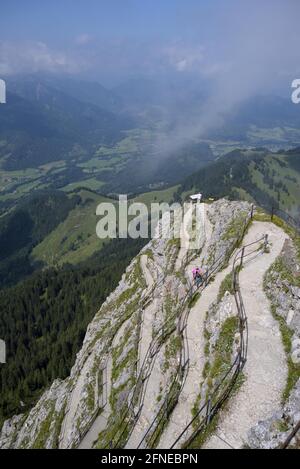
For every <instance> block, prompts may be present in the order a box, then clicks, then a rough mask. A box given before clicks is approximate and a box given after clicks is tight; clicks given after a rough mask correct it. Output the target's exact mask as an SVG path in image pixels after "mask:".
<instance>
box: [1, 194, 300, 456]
mask: <svg viewBox="0 0 300 469" xmlns="http://www.w3.org/2000/svg"><path fill="white" fill-rule="evenodd" d="M203 207H204V210H205V217H204V220H205V225H203V226H202V227H201V230H200V231H201V240H200V246H199V249H197V250H194V251H193V252H189V253H188V250H187V249H186V247H184V246H183V244H182V243H181V244H180V241H179V240H176V239H168V237H162V236H161V234H162V233H163V232H164V229H165V228H164V224H163V223H160V225H159V226H158V228H157V234H158V236H157V237H156V238H155V239H153V240H151V241H150V242H149V243H148V245H147V246H145V247H144V248H143V250H142V251H141V252H140V254H139V255H138V256H137V257H136V258H135V259H133V261H132V262H131V264H130V265H129V266H128V268H127V269H126V272H125V273H124V275H123V277H122V279H121V281H120V283H119V285H118V287H117V288H116V290H115V291H114V292H113V293H112V294H111V295H110V296H109V297H108V298H107V300H106V301H105V303H104V304H103V305H102V306H101V308H100V310H99V311H98V312H97V313H96V315H95V317H94V319H93V321H92V322H91V323H90V325H89V326H88V329H87V332H86V336H85V339H84V342H83V345H82V348H81V350H80V352H79V353H78V355H77V357H76V361H75V364H74V366H73V368H72V370H71V373H70V376H69V377H68V378H67V379H66V380H64V381H60V380H56V381H54V382H53V384H52V386H51V387H50V389H48V390H46V391H45V392H44V394H43V395H42V396H41V398H40V399H39V401H38V402H37V404H36V405H35V407H34V408H33V409H32V410H31V411H30V412H29V413H28V414H26V415H25V414H24V415H19V416H15V417H13V418H12V419H10V420H8V421H6V422H5V424H4V426H3V428H2V432H1V434H0V448H77V447H79V448H92V447H97V448H105V447H110V446H112V445H117V446H119V447H120V446H126V444H128V445H129V446H128V447H137V446H138V445H139V444H142V446H144V447H149V446H151V445H152V444H154V443H153V442H155V444H156V443H157V441H158V440H159V438H160V436H161V434H162V432H163V430H164V428H165V426H166V424H167V421H165V420H164V421H160V423H159V424H158V423H157V422H156V421H155V424H153V425H151V423H152V422H153V420H155V417H156V415H157V413H158V412H159V411H160V408H161V406H162V405H163V403H164V402H165V398H166V396H169V395H170V396H174V393H175V397H176V393H177V394H179V393H180V391H181V388H180V386H179V387H175V390H174V385H173V383H174V377H176V376H177V374H178V370H179V364H180V360H181V359H182V353H181V352H182V349H183V346H184V344H183V341H182V333H181V332H180V321H181V317H182V314H183V311H184V310H185V311H187V312H188V311H189V309H190V308H192V307H193V305H192V304H190V303H189V301H186V298H187V295H188V292H189V291H190V285H191V269H192V266H193V265H199V263H201V265H207V266H209V265H211V264H212V263H213V262H214V261H216V260H217V259H218V258H220V257H225V258H226V256H227V257H228V258H229V257H230V255H231V253H232V251H233V249H234V245H235V240H236V239H237V238H238V237H239V235H240V231H241V228H242V226H243V223H244V220H245V217H246V216H247V214H248V213H249V210H250V206H249V204H247V203H245V202H229V201H227V200H224V199H223V200H219V201H217V202H214V203H213V204H211V205H207V206H204V205H203ZM288 257H289V258H290V257H291V256H290V255H289V256H288ZM224 265H226V262H225V264H224V263H223V264H222V265H221V264H220V269H221V268H223V267H224ZM278 281H279V280H278V279H277V280H276V282H278ZM292 287H293V288H292ZM226 289H227V288H226V284H224V285H223V286H222V295H221V296H220V297H219V298H217V296H218V294H219V293H220V292H219V288H217V289H216V292H215V297H214V298H212V300H213V301H211V303H212V304H211V306H210V308H208V313H207V318H206V321H205V324H204V328H205V331H206V332H205V331H204V329H203V333H204V334H205V340H206V343H207V345H206V361H207V363H208V365H207V370H212V369H214V368H215V367H214V362H215V361H216V359H218V360H219V359H220V357H219V356H218V357H216V353H217V351H218V344H222V341H224V339H226V340H227V338H228V337H229V335H230V341H231V346H230V351H229V354H227V355H226V357H225V358H226V359H228V360H230V356H231V353H233V351H234V347H235V340H234V339H235V333H236V323H235V318H234V316H235V309H234V302H233V297H232V296H231V294H230V292H227V293H226ZM228 289H229V290H230V288H229V287H228ZM279 290H280V291H282V290H283V291H284V294H285V295H290V296H289V299H288V300H286V303H287V304H288V307H284V308H283V309H284V313H282V315H283V316H284V315H285V313H286V317H289V321H290V324H293V327H294V329H293V330H294V331H296V330H298V329H297V327H298V326H297V324H298V322H299V321H298V320H297V315H295V314H294V315H293V317H292V313H291V312H290V310H291V309H293V311H294V312H295V311H296V310H297V308H298V306H297V304H296V303H295V302H297V301H298V300H297V298H296V296H297V294H298V293H297V291H298V290H295V289H294V286H292V285H291V288H288V290H289V291H288V292H287V287H286V284H285V283H283V284H282V285H281V284H280V285H279V284H278V293H279ZM212 291H213V287H212ZM277 297H278V295H277ZM290 300H291V301H292V302H294V303H293V305H294V306H293V308H292V307H291V305H290ZM284 301H285V300H282V304H283V303H284ZM298 309H299V308H298ZM205 312H206V311H205ZM278 314H279V313H278ZM298 319H299V318H298ZM298 325H299V324H298ZM295 333H296V332H295ZM228 334H229V335H228ZM297 334H298V332H297ZM297 337H298V336H297ZM297 337H296V336H295V337H293V344H294V345H293V347H294V348H295V350H297V344H298V342H297ZM154 340H155V341H156V342H157V344H158V345H157V347H156V348H155V353H152V354H151V353H150V352H151V344H152V343H153V341H154ZM190 345H191V346H193V344H190ZM195 347H196V345H195ZM149 351H150V352H149ZM152 352H153V350H152ZM196 352H197V350H195V356H196V357H197V356H198V355H197V353H196ZM292 353H293V352H292ZM293 357H295V355H293ZM145 365H147V366H145ZM145 370H146V371H145ZM180 370H182V368H180ZM143 373H144V374H143ZM141 377H142V379H141ZM181 378H182V377H181ZM215 379H217V375H216V376H213V375H212V373H211V371H210V372H209V373H208V372H207V375H205V373H204V375H203V377H202V376H201V377H199V382H200V381H203V388H202V392H201V393H200V395H199V397H198V404H199V399H203V398H204V395H205V394H206V392H207V390H208V389H209V387H210V386H211V385H212V382H213V380H215ZM291 396H292V394H291ZM144 402H145V403H146V405H145V404H144V405H143V403H144ZM141 440H143V443H141Z"/></svg>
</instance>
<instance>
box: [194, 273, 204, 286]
mask: <svg viewBox="0 0 300 469" xmlns="http://www.w3.org/2000/svg"><path fill="white" fill-rule="evenodd" d="M202 281H203V278H202V275H201V271H200V269H199V268H197V270H196V275H195V282H196V285H197V288H199V287H200V285H201V283H202Z"/></svg>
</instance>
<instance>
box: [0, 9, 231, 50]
mask: <svg viewBox="0 0 300 469" xmlns="http://www.w3.org/2000/svg"><path fill="white" fill-rule="evenodd" d="M222 3H223V7H224V1H223V2H222V1H218V0H209V1H208V0H202V1H201V0H185V1H182V0H163V1H161V0H160V1H159V0H151V1H150V0H149V1H147V0H85V1H84V0H75V1H74V0H73V1H72V0H60V1H58V0H52V1H40V0H26V2H20V0H10V1H5V0H4V1H3V0H2V1H1V18H0V30H1V36H2V37H4V38H7V39H28V38H29V37H30V38H31V39H36V40H43V41H51V42H52V41H53V42H57V41H61V40H68V39H69V40H72V38H73V37H75V36H77V35H79V34H82V32H83V31H85V32H86V33H89V34H90V35H92V36H95V37H103V36H109V37H111V36H115V35H119V36H122V35H126V36H134V37H137V38H144V37H149V36H155V37H157V36H162V37H169V36H177V35H182V34H183V35H189V34H194V33H195V32H197V34H199V33H200V32H201V30H202V31H203V30H204V28H206V27H207V26H208V27H209V28H211V27H212V22H211V23H210V24H209V25H208V23H207V20H208V19H209V17H210V19H211V20H212V19H213V17H214V16H216V14H217V11H218V8H219V6H220V4H222ZM226 3H227V5H228V7H229V8H230V4H231V1H230V0H227V1H226ZM195 16H196V17H195ZM192 18H194V19H195V21H194V22H193V21H192Z"/></svg>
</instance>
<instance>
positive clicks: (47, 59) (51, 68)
mask: <svg viewBox="0 0 300 469" xmlns="http://www.w3.org/2000/svg"><path fill="white" fill-rule="evenodd" d="M82 67H83V63H82V61H81V62H80V61H79V60H78V58H77V59H75V58H74V56H72V55H71V54H67V53H66V52H63V51H55V50H52V49H50V48H49V47H48V46H47V45H46V44H45V43H43V42H22V43H19V42H18V43H16V42H8V41H3V42H0V73H1V74H2V75H10V74H15V73H20V72H25V73H34V72H39V71H48V72H69V73H77V72H78V71H79V70H81V69H82Z"/></svg>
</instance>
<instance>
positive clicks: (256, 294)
mask: <svg viewBox="0 0 300 469" xmlns="http://www.w3.org/2000/svg"><path fill="white" fill-rule="evenodd" d="M262 232H265V233H268V234H269V240H270V243H271V249H270V253H269V254H264V255H263V256H259V257H256V258H255V259H253V260H252V261H251V262H249V263H248V264H246V265H245V267H244V268H243V269H242V271H241V273H240V286H241V291H242V296H243V301H244V305H245V309H246V314H247V317H248V328H249V344H248V358H247V363H246V366H245V368H244V374H245V377H246V380H245V383H244V384H243V385H242V387H241V389H240V390H239V392H238V393H237V395H235V396H234V397H233V398H232V399H231V400H230V401H229V404H228V409H227V410H225V411H224V412H223V413H222V414H221V416H220V421H219V425H218V428H217V431H216V435H214V436H212V437H211V438H210V440H209V441H208V442H207V443H206V445H205V448H216V449H217V448H230V447H233V448H241V447H242V446H243V444H244V443H245V442H246V437H247V432H248V431H249V430H250V428H251V427H252V426H253V425H255V424H256V423H257V422H258V421H259V420H264V419H266V418H267V417H268V416H269V415H270V414H272V412H274V411H275V410H276V409H277V408H279V407H280V401H281V395H282V391H283V389H284V386H285V383H286V378H287V365H286V357H285V352H284V348H283V344H282V341H281V335H280V331H279V327H278V323H277V321H276V320H275V319H274V318H273V316H272V314H271V311H270V304H269V301H268V299H267V297H266V295H265V293H264V291H263V277H264V274H265V272H266V270H267V269H268V268H269V267H270V266H271V265H272V264H273V262H274V261H275V259H276V258H277V256H278V255H279V254H280V252H281V249H282V247H283V244H284V240H285V239H286V237H287V235H286V234H285V233H284V232H283V231H282V230H281V229H280V228H278V227H277V226H275V225H273V224H272V223H262V222H254V223H253V225H252V228H251V230H250V231H249V233H248V234H247V235H246V237H245V244H247V243H249V242H251V241H252V240H253V236H254V235H255V234H256V235H257V237H259V235H260V234H261V233H262ZM229 445H230V446H229Z"/></svg>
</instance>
